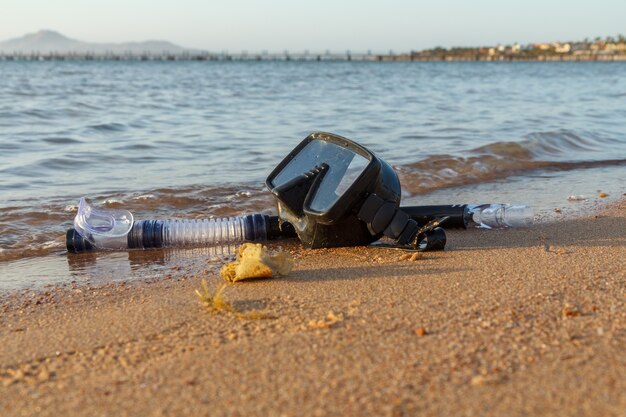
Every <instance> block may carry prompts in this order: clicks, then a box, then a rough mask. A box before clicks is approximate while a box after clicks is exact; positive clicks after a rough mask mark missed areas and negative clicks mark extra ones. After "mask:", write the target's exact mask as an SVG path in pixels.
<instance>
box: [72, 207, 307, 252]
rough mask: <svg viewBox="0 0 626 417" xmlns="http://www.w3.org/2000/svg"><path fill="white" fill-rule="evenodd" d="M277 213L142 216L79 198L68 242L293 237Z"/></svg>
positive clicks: (161, 244) (177, 243)
mask: <svg viewBox="0 0 626 417" xmlns="http://www.w3.org/2000/svg"><path fill="white" fill-rule="evenodd" d="M293 236H295V233H294V231H293V228H290V225H289V224H282V225H281V224H280V223H279V221H278V217H277V216H267V215H265V214H259V213H257V214H249V215H246V216H239V217H225V218H213V219H191V220H188V219H179V220H139V221H135V220H134V216H133V214H132V213H131V212H129V211H127V210H97V209H95V208H94V207H92V206H90V205H89V204H88V203H87V202H86V200H85V199H84V198H81V199H80V203H79V205H78V213H77V214H76V217H75V218H74V228H71V229H69V230H68V231H67V233H66V236H65V243H66V247H67V251H68V252H71V253H81V252H88V251H92V250H122V249H151V248H181V247H201V246H214V245H230V244H236V243H241V242H244V241H249V242H258V241H265V240H271V239H276V238H278V237H293Z"/></svg>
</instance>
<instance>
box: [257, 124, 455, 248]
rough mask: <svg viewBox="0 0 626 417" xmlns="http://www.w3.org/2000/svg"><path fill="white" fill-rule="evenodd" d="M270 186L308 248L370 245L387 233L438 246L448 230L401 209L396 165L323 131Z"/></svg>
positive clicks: (410, 244)
mask: <svg viewBox="0 0 626 417" xmlns="http://www.w3.org/2000/svg"><path fill="white" fill-rule="evenodd" d="M266 185H267V186H268V188H269V189H270V190H271V192H272V194H273V195H274V196H275V197H276V201H277V205H278V215H279V217H280V219H281V221H283V222H288V223H290V224H291V225H293V227H294V228H295V230H296V233H297V234H298V237H299V238H300V240H301V242H302V244H303V245H304V246H305V247H308V248H327V247H339V246H358V245H367V244H370V243H372V242H374V241H376V240H379V239H380V238H381V237H382V236H387V237H389V238H391V239H393V240H394V241H395V242H396V245H397V246H399V247H403V248H412V249H415V250H437V249H443V247H444V246H445V241H446V238H445V232H444V231H443V229H442V228H440V227H437V226H438V224H439V223H440V222H441V221H443V220H445V219H443V218H442V219H435V220H434V221H432V222H430V223H429V224H427V225H426V226H424V227H421V228H420V227H419V226H418V224H417V222H416V221H415V220H412V219H411V218H409V216H408V215H407V214H406V213H404V212H403V211H402V210H401V209H400V196H401V188H400V181H399V179H398V176H397V174H396V173H395V171H394V170H393V168H392V167H391V166H390V165H389V164H387V163H386V162H385V161H383V160H382V159H380V158H378V157H377V156H376V155H375V154H373V153H372V152H370V151H369V150H367V149H366V148H365V147H363V146H361V145H359V144H358V143H356V142H353V141H351V140H349V139H346V138H343V137H341V136H338V135H334V134H331V133H324V132H315V133H312V134H310V135H309V136H307V137H306V138H305V139H304V140H303V141H302V142H301V143H300V144H299V145H298V146H296V148H295V149H294V150H293V151H291V152H290V153H289V155H287V157H286V158H285V159H284V160H283V161H282V162H281V163H280V164H278V166H277V167H276V168H275V169H274V170H273V171H272V173H271V174H270V175H269V177H268V178H267V180H266Z"/></svg>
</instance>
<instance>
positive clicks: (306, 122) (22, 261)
mask: <svg viewBox="0 0 626 417" xmlns="http://www.w3.org/2000/svg"><path fill="white" fill-rule="evenodd" d="M317 130H323V131H329V132H333V133H337V134H339V135H343V136H345V137H348V138H351V139H353V140H356V141H357V142H359V143H361V144H363V145H365V146H366V147H368V148H369V149H370V150H372V151H374V152H375V153H376V154H377V155H378V156H379V157H381V158H383V159H385V160H386V161H388V162H389V163H391V164H392V165H393V166H394V168H395V169H396V170H397V172H398V174H399V176H400V180H401V183H402V188H403V204H406V205H408V204H453V203H467V202H469V203H483V202H511V203H528V204H531V205H532V206H534V207H535V209H536V211H537V213H538V216H539V217H547V218H553V217H557V218H558V217H559V216H560V217H567V216H569V215H574V214H575V213H577V212H581V211H582V212H584V211H585V210H590V209H594V208H596V207H598V206H601V205H602V204H605V203H606V202H607V201H611V199H615V198H619V197H621V196H622V194H624V193H625V192H626V183H625V182H624V178H625V175H624V174H625V173H626V63H619V62H614V63H613V62H597V63H594V62H584V63H583V62H581V63H576V62H563V63H558V62H554V63H544V62H527V63H525V62H497V63H495V62H494V63H478V62H476V63H471V62H464V63H451V62H441V63H417V62H294V61H289V62H266V61H262V62H182V61H168V62H124V61H104V62H101V61H99V62H93V61H86V62H81V61H58V62H17V61H14V62H11V61H5V62H0V289H2V288H15V287H21V286H22V287H23V286H29V285H33V284H34V283H35V281H37V280H38V279H39V278H41V279H44V280H46V279H48V277H50V276H53V275H54V273H52V272H50V273H44V275H45V276H46V278H44V277H43V276H39V275H33V274H34V272H32V273H30V275H29V273H28V272H27V271H34V270H37V271H42V270H43V271H45V270H46V269H45V266H46V265H53V264H54V262H58V261H59V260H60V259H65V256H66V255H65V253H64V250H63V249H64V246H63V244H64V231H65V229H67V228H68V227H71V224H72V220H73V217H74V215H75V210H76V205H77V203H78V199H79V198H80V197H81V196H85V197H87V198H89V199H90V200H91V202H92V203H94V204H96V205H99V206H101V207H123V208H126V209H129V210H131V211H132V212H133V213H135V214H136V216H137V218H207V217H211V216H226V215H238V214H245V213H252V212H263V213H272V212H273V211H274V203H273V201H272V198H271V196H270V195H269V193H268V192H267V190H266V189H265V188H264V181H265V178H266V176H267V175H268V174H269V173H270V171H271V170H272V168H274V166H275V165H276V164H277V163H278V162H279V161H280V160H281V159H282V158H283V157H284V156H285V155H286V154H287V153H288V152H289V151H290V150H291V149H292V148H293V147H294V146H295V145H296V144H297V143H298V142H299V141H300V140H302V139H303V138H304V137H305V136H306V135H307V134H309V133H310V132H313V131H317ZM600 193H603V195H604V194H607V195H608V196H609V197H608V198H601V197H600ZM570 195H576V196H584V198H583V199H581V200H578V201H568V196H570ZM555 209H556V211H555ZM555 213H558V214H555ZM33 265H39V266H38V267H34V266H33ZM66 269H67V268H66ZM40 274H41V272H40ZM61 275H63V274H61ZM66 275H67V274H65V275H63V277H60V278H58V281H63V280H64V279H66V278H67V276H66ZM28 276H30V277H31V279H30V281H29V280H28V278H25V277H28ZM33 276H37V277H39V278H37V279H34V278H32V277H33ZM50 279H51V280H52V281H54V279H52V278H50Z"/></svg>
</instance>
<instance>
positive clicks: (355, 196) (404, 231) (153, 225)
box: [66, 132, 533, 253]
mask: <svg viewBox="0 0 626 417" xmlns="http://www.w3.org/2000/svg"><path fill="white" fill-rule="evenodd" d="M266 185H267V187H268V188H269V190H270V191H271V193H272V195H273V196H274V197H275V199H276V205H277V210H278V216H268V215H264V214H258V213H257V214H248V215H244V216H239V217H228V218H211V219H202V220H199V219H191V220H190V219H182V220H138V221H137V220H135V218H134V216H133V214H132V213H130V212H129V211H127V210H98V209H95V208H94V207H92V206H90V205H89V204H87V202H86V200H85V199H84V198H81V200H80V203H79V206H78V213H77V215H76V217H75V219H74V228H71V229H69V230H68V231H67V233H66V247H67V250H68V252H70V253H80V252H86V251H92V250H121V249H148V248H175V247H192V246H196V247H198V246H213V245H231V244H237V243H240V242H244V241H253V242H255V241H265V240H271V239H277V238H284V237H294V236H296V235H297V237H298V238H299V239H300V241H301V242H302V244H303V246H304V247H306V248H313V249H315V248H330V247H340V246H364V245H370V244H372V245H376V246H384V247H392V248H398V249H404V250H412V251H430V250H443V249H444V247H445V244H446V234H445V231H444V228H467V227H483V228H504V227H523V226H528V225H530V224H531V223H532V218H533V213H532V210H531V209H530V208H529V207H528V206H526V205H508V204H482V205H479V204H472V205H468V204H465V205H440V206H409V207H401V206H400V199H401V187H400V181H399V179H398V176H397V174H396V173H395V171H394V170H393V168H392V167H391V166H390V165H389V164H387V163H386V162H385V161H383V160H382V159H380V158H378V157H377V156H376V155H375V154H374V153H372V152H370V151H369V150H368V149H366V148H365V147H363V146H361V145H359V144H358V143H356V142H353V141H351V140H349V139H346V138H344V137H341V136H338V135H334V134H331V133H325V132H315V133H312V134H310V135H309V136H307V137H306V138H305V139H304V140H303V141H302V142H301V143H300V144H299V145H297V146H296V147H295V148H294V149H293V150H292V151H291V152H290V153H289V154H288V155H287V156H286V157H285V158H284V159H283V160H282V161H281V162H280V163H279V164H278V166H277V167H276V168H275V169H274V170H273V171H272V172H271V173H270V175H269V176H268V177H267V180H266ZM383 237H385V238H386V239H384V240H380V239H381V238H383Z"/></svg>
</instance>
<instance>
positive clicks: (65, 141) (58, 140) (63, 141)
mask: <svg viewBox="0 0 626 417" xmlns="http://www.w3.org/2000/svg"><path fill="white" fill-rule="evenodd" d="M42 140H43V141H44V142H46V143H50V144H52V145H71V144H75V143H82V142H81V141H80V140H78V139H72V138H66V137H51V138H43V139H42Z"/></svg>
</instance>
